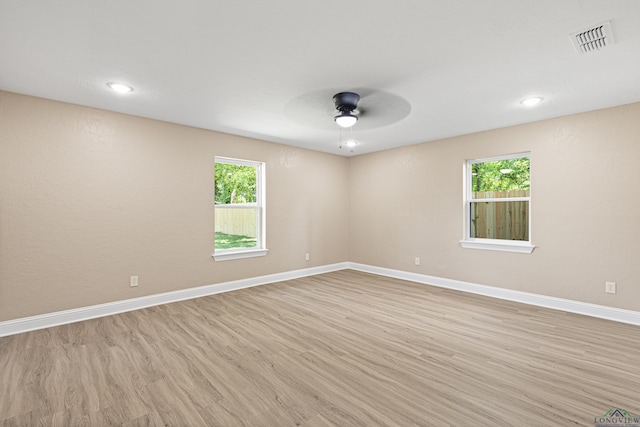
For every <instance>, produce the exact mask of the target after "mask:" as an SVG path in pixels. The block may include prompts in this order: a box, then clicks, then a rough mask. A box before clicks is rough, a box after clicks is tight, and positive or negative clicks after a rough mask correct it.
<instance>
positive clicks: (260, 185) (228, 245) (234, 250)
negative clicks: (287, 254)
mask: <svg viewBox="0 0 640 427" xmlns="http://www.w3.org/2000/svg"><path fill="white" fill-rule="evenodd" d="M264 170H265V164H264V163H260V162H252V161H248V160H238V159H229V158H224V157H216V158H215V169H214V183H213V184H214V185H213V186H214V211H215V219H214V224H215V252H214V253H213V257H214V259H215V260H216V261H225V260H230V259H239V258H249V257H257V256H264V255H266V254H267V249H266V246H265V209H264V173H265V172H264Z"/></svg>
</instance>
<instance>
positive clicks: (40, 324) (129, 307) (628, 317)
mask: <svg viewBox="0 0 640 427" xmlns="http://www.w3.org/2000/svg"><path fill="white" fill-rule="evenodd" d="M345 269H352V270H357V271H363V272H366V273H372V274H377V275H380V276H387V277H393V278H396V279H402V280H408V281H411V282H417V283H422V284H426V285H431V286H438V287H442V288H448V289H455V290H458V291H463V292H470V293H473V294H479V295H485V296H489V297H493V298H500V299H504V300H509V301H515V302H521V303H524V304H529V305H535V306H539V307H546V308H551V309H555V310H561V311H567V312H570V313H577V314H583V315H586V316H591V317H599V318H602V319H608V320H614V321H616V322H621V323H629V324H632V325H639V326H640V312H638V311H631V310H623V309H619V308H613V307H607V306H602V305H596V304H589V303H585V302H580V301H573V300H567V299H562V298H555V297H549V296H545V295H538V294H531V293H528V292H521V291H514V290H510V289H503V288H496V287H492V286H486V285H478V284H475V283H469V282H463V281H459V280H452V279H445V278H442V277H435V276H428V275H424V274H417V273H410V272H407V271H401V270H392V269H389V268H383V267H375V266H372V265H366V264H358V263H352V262H343V263H338V264H330V265H325V266H320V267H312V268H306V269H302V270H294V271H288V272H284V273H276V274H269V275H266V276H259V277H252V278H249V279H241V280H234V281H231V282H224V283H217V284H214V285H206V286H200V287H197V288H189V289H183V290H179V291H172V292H166V293H162V294H156V295H149V296H146V297H140V298H133V299H128V300H123V301H115V302H112V303H107V304H99V305H93V306H89V307H81V308H77V309H72V310H65V311H58V312H55V313H47V314H42V315H38V316H32V317H24V318H21V319H15V320H8V321H5V322H0V337H3V336H7V335H14V334H20V333H23V332H29V331H33V330H36V329H44V328H50V327H52V326H59V325H64V324H68V323H74V322H80V321H83V320H89V319H95V318H97V317H104V316H110V315H112V314H118V313H124V312H127V311H133V310H139V309H141V308H145V307H152V306H156V305H161V304H168V303H171V302H176V301H183V300H187V299H192V298H199V297H203V296H207V295H214V294H219V293H223V292H230V291H234V290H238V289H243V288H250V287H253V286H260V285H266V284H269V283H275V282H281V281H284V280H292V279H297V278H300V277H307V276H313V275H316V274H322V273H328V272H331V271H337V270H345Z"/></svg>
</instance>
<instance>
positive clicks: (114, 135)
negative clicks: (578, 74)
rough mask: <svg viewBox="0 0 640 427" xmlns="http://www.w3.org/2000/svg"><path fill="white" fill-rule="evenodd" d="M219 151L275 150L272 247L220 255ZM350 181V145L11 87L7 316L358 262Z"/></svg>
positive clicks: (1, 184)
mask: <svg viewBox="0 0 640 427" xmlns="http://www.w3.org/2000/svg"><path fill="white" fill-rule="evenodd" d="M214 156H228V157H236V158H243V159H249V160H256V161H264V162H266V164H267V171H266V173H267V246H268V248H269V254H268V255H267V256H266V257H263V258H252V259H245V260H235V261H226V262H215V261H214V260H213V258H212V257H211V254H212V252H213V234H214V231H213V161H214V160H213V158H214ZM347 179H348V160H347V159H346V158H343V157H339V156H334V155H329V154H323V153H319V152H314V151H309V150H303V149H297V148H292V147H288V146H284V145H279V144H272V143H267V142H263V141H257V140H252V139H249V138H243V137H237V136H231V135H226V134H221V133H216V132H210V131H205V130H201V129H193V128H189V127H184V126H179V125H174V124H169V123H163V122H158V121H153V120H147V119H143V118H138V117H132V116H127V115H122V114H116V113H111V112H107V111H101V110H96V109H91V108H86V107H81V106H76V105H70V104H64V103H59V102H55V101H49V100H43V99H38V98H32V97H28V96H23V95H17V94H12V93H7V92H0V321H4V320H10V319H16V318H21V317H26V316H31V315H36V314H42V313H49V312H54V311H59V310H64V309H70V308H76V307H83V306H88V305H93V304H99V303H105V302H110V301H117V300H123V299H128V298H134V297H138V296H143V295H150V294H156V293H160V292H166V291H171V290H179V289H184V288H190V287H195V286H201V285H209V284H213V283H218V282H225V281H229V280H236V279H242V278H246V277H253V276H261V275H266V274H271V273H277V272H283V271H290V270H296V269H301V268H308V267H312V266H317V265H325V264H332V263H336V262H343V261H347V254H348V252H347V250H348V240H347V237H348V236H347V234H348V233H347V225H348V224H347V205H348V192H347V186H346V181H347ZM306 252H309V253H310V254H311V261H308V262H306V261H305V260H304V254H305V253H306ZM132 275H138V276H139V278H140V286H139V287H138V288H131V287H129V276H132Z"/></svg>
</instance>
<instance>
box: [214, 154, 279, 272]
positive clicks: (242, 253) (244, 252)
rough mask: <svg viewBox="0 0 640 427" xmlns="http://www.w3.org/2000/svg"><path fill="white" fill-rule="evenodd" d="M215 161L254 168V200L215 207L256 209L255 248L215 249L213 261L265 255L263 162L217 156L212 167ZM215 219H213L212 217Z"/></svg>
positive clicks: (264, 173) (264, 166) (215, 207)
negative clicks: (239, 204) (253, 201)
mask: <svg viewBox="0 0 640 427" xmlns="http://www.w3.org/2000/svg"><path fill="white" fill-rule="evenodd" d="M217 163H226V164H232V165H239V166H251V167H255V168H256V179H257V182H256V202H255V203H251V204H245V205H241V206H236V205H217V206H216V205H215V203H214V207H213V209H214V213H215V209H225V207H230V206H232V207H233V208H234V209H238V208H240V209H243V208H246V209H256V215H257V218H256V243H257V246H256V247H255V248H240V249H215V248H214V252H213V255H212V256H213V259H214V260H215V261H229V260H234V259H242V258H254V257H261V256H265V255H267V252H268V251H269V250H268V249H267V246H266V245H267V243H266V207H265V200H266V197H265V176H266V172H265V169H266V164H265V163H264V162H256V161H252V160H242V159H234V158H230V157H218V156H216V157H215V158H214V168H215V164H217ZM214 221H215V219H214Z"/></svg>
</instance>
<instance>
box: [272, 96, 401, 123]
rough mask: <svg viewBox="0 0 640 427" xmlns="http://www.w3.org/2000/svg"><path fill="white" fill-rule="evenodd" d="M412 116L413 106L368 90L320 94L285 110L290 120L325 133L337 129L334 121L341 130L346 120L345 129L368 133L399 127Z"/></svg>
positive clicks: (303, 98) (300, 99)
mask: <svg viewBox="0 0 640 427" xmlns="http://www.w3.org/2000/svg"><path fill="white" fill-rule="evenodd" d="M332 101H333V102H332ZM410 112H411V104H409V102H407V100H405V99H404V98H402V97H400V96H399V95H396V94H393V93H390V92H385V91H383V90H380V89H372V88H366V87H360V88H357V89H352V90H351V91H340V90H336V89H335V88H334V89H322V90H317V91H313V92H309V93H305V94H303V95H300V96H298V97H296V98H293V99H291V100H290V101H289V102H287V104H286V105H285V107H284V113H285V115H286V116H287V117H288V118H289V119H290V120H292V121H294V122H296V123H297V124H300V125H303V126H307V127H309V128H314V129H319V130H324V131H330V130H331V129H335V124H332V119H333V122H334V123H336V124H338V125H339V126H340V127H341V128H342V127H343V125H341V122H342V120H346V121H347V125H344V127H346V128H348V127H351V126H353V125H354V124H356V123H357V124H358V126H357V128H358V131H364V132H367V131H370V130H372V129H378V128H381V127H384V126H388V125H391V124H394V123H397V122H399V121H401V120H402V119H404V118H405V117H407V116H408V115H409V114H410ZM341 117H342V118H341ZM349 121H350V122H349Z"/></svg>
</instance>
